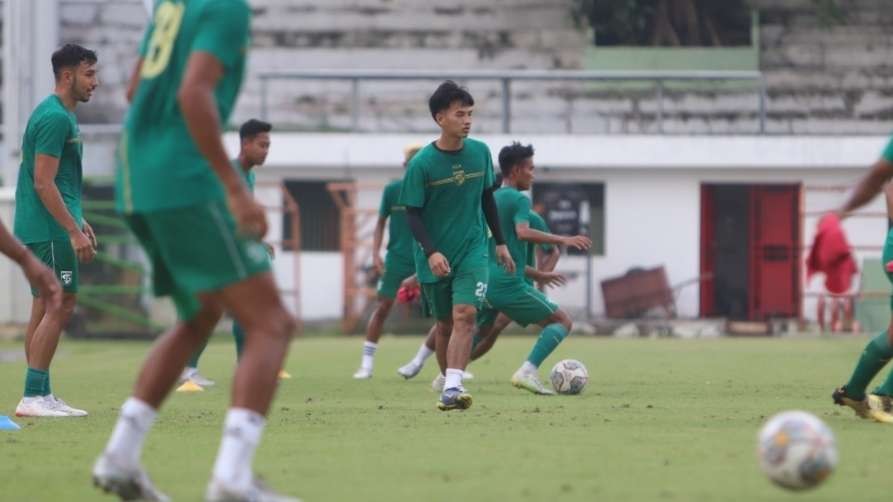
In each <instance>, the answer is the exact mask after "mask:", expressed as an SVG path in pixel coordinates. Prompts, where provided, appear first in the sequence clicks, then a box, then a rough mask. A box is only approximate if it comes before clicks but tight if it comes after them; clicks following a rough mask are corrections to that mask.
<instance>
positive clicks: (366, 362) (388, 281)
mask: <svg viewBox="0 0 893 502" xmlns="http://www.w3.org/2000/svg"><path fill="white" fill-rule="evenodd" d="M421 148H422V147H421V145H411V146H408V147H407V148H406V150H405V151H404V161H403V166H404V167H406V166H407V165H408V164H409V161H410V160H411V159H412V157H413V156H414V155H415V154H416V153H417V152H418V151H419V150H420V149H421ZM402 186H403V180H402V179H399V180H396V181H392V182H391V183H389V184H388V185H387V186H385V188H384V192H383V193H382V194H381V205H380V206H379V209H378V221H377V222H376V224H375V232H374V233H373V237H372V265H373V266H374V267H375V272H376V273H377V274H379V276H380V277H381V280H380V281H379V283H378V307H376V308H375V311H374V312H373V313H372V317H370V318H369V324H367V325H366V341H364V342H363V357H362V359H361V360H360V369H358V370H357V372H356V373H354V374H353V377H354V378H356V379H357V380H365V379H367V378H372V368H373V366H374V364H375V351H376V350H377V349H378V340H379V339H380V338H381V329H382V326H384V322H385V319H387V318H388V314H389V313H390V312H391V308H392V307H393V306H394V299H395V298H396V296H397V290H398V289H399V288H400V284H401V283H402V282H403V281H404V280H405V279H406V278H407V277H409V276H411V275H413V274H414V273H415V263H414V261H413V256H412V233H410V231H409V225H407V223H406V207H405V206H403V205H401V204H400V203H399V198H400V190H401V188H402ZM388 220H390V222H388ZM386 223H387V224H388V252H387V254H386V255H385V260H384V262H382V260H381V254H380V253H379V251H380V250H381V243H382V240H383V239H384V227H385V224H386Z"/></svg>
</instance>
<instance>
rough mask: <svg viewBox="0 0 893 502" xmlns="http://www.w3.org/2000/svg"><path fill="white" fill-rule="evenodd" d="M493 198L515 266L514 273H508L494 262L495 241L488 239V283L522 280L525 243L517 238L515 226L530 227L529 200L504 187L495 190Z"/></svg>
mask: <svg viewBox="0 0 893 502" xmlns="http://www.w3.org/2000/svg"><path fill="white" fill-rule="evenodd" d="M493 197H494V198H495V199H496V209H497V210H498V211H499V226H500V227H501V228H502V235H503V237H504V238H505V245H506V246H507V247H508V250H509V253H511V255H512V260H514V261H515V264H516V265H517V266H516V267H515V273H514V274H510V273H508V272H507V271H506V270H505V269H504V268H503V267H502V265H500V264H499V263H497V261H496V252H495V247H496V241H494V240H493V239H490V282H491V283H493V282H506V281H514V280H518V279H521V280H524V279H526V277H527V276H526V275H524V265H523V264H525V263H527V257H528V250H527V244H528V243H527V242H526V241H522V240H521V239H519V238H518V232H516V231H515V224H517V223H526V224H527V225H528V226H529V225H530V213H531V211H530V199H529V198H527V196H526V195H524V194H523V193H521V192H519V191H518V190H517V189H516V188H513V187H508V186H504V187H502V188H500V189H499V190H497V191H496V192H495V193H494V194H493Z"/></svg>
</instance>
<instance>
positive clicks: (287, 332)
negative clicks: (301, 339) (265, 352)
mask: <svg viewBox="0 0 893 502" xmlns="http://www.w3.org/2000/svg"><path fill="white" fill-rule="evenodd" d="M297 329H298V322H297V320H295V318H294V317H292V315H291V314H289V313H288V312H286V311H285V310H284V309H283V310H281V311H280V312H279V313H278V314H277V315H276V316H274V319H272V325H271V329H270V332H271V333H272V334H273V335H274V336H275V337H277V338H281V339H285V340H290V339H291V337H292V335H294V333H295V330H297Z"/></svg>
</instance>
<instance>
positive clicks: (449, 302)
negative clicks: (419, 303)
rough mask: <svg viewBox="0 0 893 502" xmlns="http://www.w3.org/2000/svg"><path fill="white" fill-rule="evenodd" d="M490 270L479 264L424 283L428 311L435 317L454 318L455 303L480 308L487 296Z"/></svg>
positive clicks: (424, 295) (440, 318) (442, 318)
mask: <svg viewBox="0 0 893 502" xmlns="http://www.w3.org/2000/svg"><path fill="white" fill-rule="evenodd" d="M489 272H490V270H489V269H488V268H487V267H486V266H478V267H475V268H469V269H467V270H465V269H460V270H456V269H453V274H452V275H450V276H449V277H445V278H443V279H441V280H439V281H437V282H432V283H427V284H422V294H423V297H424V298H425V301H426V302H427V304H428V311H429V312H430V313H431V315H433V316H434V318H435V319H438V320H445V319H452V317H453V306H454V305H474V308H476V309H480V308H481V305H483V303H484V299H485V298H486V296H487V276H488V275H489Z"/></svg>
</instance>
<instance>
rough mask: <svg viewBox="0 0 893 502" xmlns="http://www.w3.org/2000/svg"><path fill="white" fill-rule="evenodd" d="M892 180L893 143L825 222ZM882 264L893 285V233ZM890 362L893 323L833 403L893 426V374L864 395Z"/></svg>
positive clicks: (841, 215)
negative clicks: (892, 405) (891, 400)
mask: <svg viewBox="0 0 893 502" xmlns="http://www.w3.org/2000/svg"><path fill="white" fill-rule="evenodd" d="M891 178H893V140H891V141H890V142H889V143H888V145H887V147H886V149H885V150H884V151H883V153H882V154H881V158H880V159H878V161H877V162H875V163H874V165H873V166H872V167H871V168H870V169H869V171H868V173H867V174H865V176H864V177H863V178H862V179H861V180H859V182H858V183H856V187H855V190H854V191H853V193H852V194H851V195H850V197H849V199H848V200H847V201H846V203H845V204H844V205H843V207H841V208H840V209H838V210H837V211H836V212H834V213H832V214H831V215H829V216H826V218H827V217H837V218H840V219H841V220H842V219H843V218H846V217H847V216H849V215H850V214H851V213H852V212H853V211H855V210H857V209H859V208H861V207H863V206H865V205H866V204H868V203H869V202H871V200H872V199H874V198H875V197H876V196H877V195H878V193H880V191H881V190H882V189H883V187H884V185H885V184H886V183H887V182H889V181H890V179H891ZM888 197H889V196H888ZM889 208H890V204H889V201H888V216H890V217H893V213H890V209H889ZM882 260H883V263H884V271H885V273H886V274H887V279H888V280H889V281H891V282H893V229H890V230H889V231H888V232H887V238H886V241H885V243H884V250H883V254H882ZM891 310H893V304H891ZM891 358H893V319H891V321H890V325H889V326H888V327H887V329H885V330H884V331H883V332H881V333H879V334H878V335H877V336H875V337H874V338H872V340H871V341H870V342H868V345H866V346H865V349H864V350H863V351H862V354H861V355H860V356H859V361H858V362H857V364H856V368H855V369H854V370H853V374H852V376H850V380H849V381H848V382H847V383H846V384H845V385H843V386H841V387H839V388H837V389H835V390H834V393H833V394H832V396H831V397H832V398H833V400H834V403H835V404H838V405H841V406H849V407H850V408H852V409H853V410H854V411H855V412H856V415H858V416H860V417H862V418H866V419H871V420H875V421H877V422H883V423H893V414H891V409H890V407H889V403H890V396H891V395H893V373H891V375H890V376H889V377H888V378H887V381H886V382H884V383H883V384H882V385H881V386H880V387H879V388H878V389H876V390H875V391H874V394H875V395H874V396H866V393H865V390H866V388H867V387H868V384H869V383H871V380H872V379H873V378H874V377H875V375H877V374H878V372H880V371H881V369H883V367H884V365H886V364H887V362H888V361H889V360H890V359H891Z"/></svg>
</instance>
